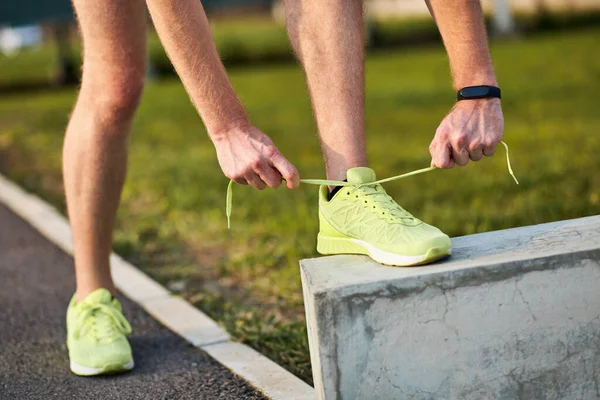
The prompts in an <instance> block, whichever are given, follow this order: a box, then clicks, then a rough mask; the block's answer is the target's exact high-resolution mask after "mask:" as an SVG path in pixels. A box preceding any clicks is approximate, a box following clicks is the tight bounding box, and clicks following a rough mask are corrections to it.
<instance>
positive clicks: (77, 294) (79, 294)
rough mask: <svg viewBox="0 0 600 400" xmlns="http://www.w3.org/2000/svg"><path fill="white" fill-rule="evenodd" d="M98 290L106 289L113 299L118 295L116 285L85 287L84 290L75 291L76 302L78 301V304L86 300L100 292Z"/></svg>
mask: <svg viewBox="0 0 600 400" xmlns="http://www.w3.org/2000/svg"><path fill="white" fill-rule="evenodd" d="M98 289H106V290H108V291H109V292H110V293H111V294H112V295H113V297H115V296H116V295H117V289H116V288H115V287H114V285H105V286H90V287H83V288H79V287H78V288H77V289H76V291H75V301H77V302H78V303H79V302H80V301H82V300H85V299H86V298H87V297H88V296H89V295H90V293H92V292H94V291H96V290H98Z"/></svg>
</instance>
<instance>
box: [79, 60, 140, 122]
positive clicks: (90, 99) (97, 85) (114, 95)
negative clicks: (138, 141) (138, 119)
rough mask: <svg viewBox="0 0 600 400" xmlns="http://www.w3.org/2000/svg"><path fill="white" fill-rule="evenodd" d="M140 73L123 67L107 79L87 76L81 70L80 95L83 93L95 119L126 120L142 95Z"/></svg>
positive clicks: (132, 112)
mask: <svg viewBox="0 0 600 400" xmlns="http://www.w3.org/2000/svg"><path fill="white" fill-rule="evenodd" d="M143 88H144V74H143V73H140V72H132V71H126V72H124V73H120V74H114V75H113V76H112V77H109V78H108V79H106V78H103V79H98V80H96V81H94V80H93V78H92V79H90V82H86V79H85V74H84V79H83V82H82V87H81V94H80V97H83V98H84V99H85V100H84V101H85V103H86V104H87V106H88V110H89V111H91V112H92V113H93V114H94V116H95V118H96V120H98V121H101V122H102V123H104V124H107V125H120V124H123V123H130V122H131V120H132V119H133V116H134V114H135V111H136V109H137V107H138V104H139V102H140V99H141V97H142V91H143Z"/></svg>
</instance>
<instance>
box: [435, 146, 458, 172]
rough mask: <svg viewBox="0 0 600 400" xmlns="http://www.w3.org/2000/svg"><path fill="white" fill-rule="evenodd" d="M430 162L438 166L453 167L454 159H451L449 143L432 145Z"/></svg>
mask: <svg viewBox="0 0 600 400" xmlns="http://www.w3.org/2000/svg"><path fill="white" fill-rule="evenodd" d="M432 153H433V158H432V164H433V166H435V167H438V168H452V167H454V160H453V159H452V149H451V147H450V145H449V144H440V143H438V144H437V145H434V149H433V152H432Z"/></svg>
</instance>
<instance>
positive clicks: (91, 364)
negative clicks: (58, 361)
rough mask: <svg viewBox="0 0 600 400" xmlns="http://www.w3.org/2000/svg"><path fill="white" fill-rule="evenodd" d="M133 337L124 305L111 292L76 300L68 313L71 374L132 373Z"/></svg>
mask: <svg viewBox="0 0 600 400" xmlns="http://www.w3.org/2000/svg"><path fill="white" fill-rule="evenodd" d="M130 333H131V326H130V325H129V323H128V322H127V320H126V319H125V317H124V316H123V313H122V311H121V303H119V300H117V299H115V298H113V296H112V295H111V293H110V292H109V291H108V290H106V289H98V290H95V291H93V292H92V293H90V294H89V295H88V296H87V297H86V298H85V299H84V300H82V301H80V302H77V301H76V300H75V296H73V298H72V299H71V302H70V303H69V308H68V309H67V347H68V348H69V358H70V360H71V371H73V373H74V374H76V375H81V376H93V375H102V374H116V373H120V372H125V371H129V370H131V369H132V368H133V356H132V353H131V346H130V345H129V342H128V341H127V337H126V335H128V334H130Z"/></svg>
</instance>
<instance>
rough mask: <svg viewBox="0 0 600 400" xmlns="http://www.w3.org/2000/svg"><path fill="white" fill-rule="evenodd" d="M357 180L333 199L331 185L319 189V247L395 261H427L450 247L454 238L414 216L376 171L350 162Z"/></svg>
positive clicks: (321, 250) (351, 178) (351, 177)
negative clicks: (383, 184)
mask: <svg viewBox="0 0 600 400" xmlns="http://www.w3.org/2000/svg"><path fill="white" fill-rule="evenodd" d="M347 180H348V183H349V184H352V185H353V186H344V187H341V188H339V190H338V191H337V193H335V194H334V196H333V197H332V198H331V199H329V190H328V187H327V186H321V187H320V189H319V225H320V229H319V235H318V237H317V251H318V252H319V253H321V254H324V255H330V254H365V255H368V256H370V257H371V258H372V259H374V260H375V261H377V262H379V263H381V264H386V265H394V266H413V265H421V264H427V263H430V262H433V261H436V260H440V259H442V258H445V257H447V256H448V255H450V253H451V247H452V243H451V242H450V238H449V237H448V236H447V235H446V234H444V233H443V232H442V231H440V230H439V229H438V228H436V227H434V226H431V225H428V224H426V223H424V222H422V221H420V220H419V219H417V218H415V217H413V216H412V215H411V214H410V213H409V212H408V211H406V210H404V209H403V208H402V207H400V205H398V203H396V202H395V201H394V199H392V198H391V197H390V196H389V195H388V194H387V193H386V191H385V189H383V187H382V186H381V185H380V184H373V185H369V184H368V183H369V182H375V181H376V180H377V179H376V176H375V172H374V171H373V170H372V169H370V168H366V167H358V168H351V169H349V170H348V172H347Z"/></svg>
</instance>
